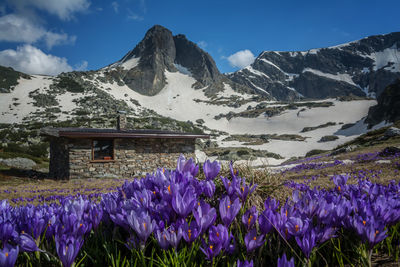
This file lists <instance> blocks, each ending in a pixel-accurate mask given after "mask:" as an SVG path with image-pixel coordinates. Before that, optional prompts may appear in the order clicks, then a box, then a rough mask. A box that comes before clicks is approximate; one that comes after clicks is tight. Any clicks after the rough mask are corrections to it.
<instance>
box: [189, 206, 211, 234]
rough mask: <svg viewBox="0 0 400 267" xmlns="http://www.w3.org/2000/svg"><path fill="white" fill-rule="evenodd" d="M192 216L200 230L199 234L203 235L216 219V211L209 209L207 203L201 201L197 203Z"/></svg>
mask: <svg viewBox="0 0 400 267" xmlns="http://www.w3.org/2000/svg"><path fill="white" fill-rule="evenodd" d="M193 216H194V218H195V220H196V222H197V225H198V226H199V227H200V229H201V233H204V232H205V231H207V229H208V227H210V225H212V224H213V223H214V222H215V220H216V219H217V211H216V210H215V209H214V208H211V206H210V205H209V204H208V203H206V202H204V201H202V200H201V201H200V202H197V204H196V206H195V209H194V210H193Z"/></svg>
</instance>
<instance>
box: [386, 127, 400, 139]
mask: <svg viewBox="0 0 400 267" xmlns="http://www.w3.org/2000/svg"><path fill="white" fill-rule="evenodd" d="M385 136H386V137H395V136H400V129H399V128H396V127H390V128H389V129H387V130H386V132H385Z"/></svg>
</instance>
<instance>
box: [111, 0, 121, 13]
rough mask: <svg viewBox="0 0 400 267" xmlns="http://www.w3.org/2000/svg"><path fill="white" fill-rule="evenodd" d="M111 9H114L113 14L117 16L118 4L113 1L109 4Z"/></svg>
mask: <svg viewBox="0 0 400 267" xmlns="http://www.w3.org/2000/svg"><path fill="white" fill-rule="evenodd" d="M111 6H112V8H113V9H114V12H115V13H117V14H118V11H119V4H118V2H116V1H114V2H112V3H111Z"/></svg>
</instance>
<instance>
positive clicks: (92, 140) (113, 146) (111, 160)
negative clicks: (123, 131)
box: [90, 138, 115, 162]
mask: <svg viewBox="0 0 400 267" xmlns="http://www.w3.org/2000/svg"><path fill="white" fill-rule="evenodd" d="M99 140H103V141H104V140H110V141H111V142H112V159H94V141H99ZM91 143H92V152H91V159H90V162H114V161H115V139H110V138H96V139H91Z"/></svg>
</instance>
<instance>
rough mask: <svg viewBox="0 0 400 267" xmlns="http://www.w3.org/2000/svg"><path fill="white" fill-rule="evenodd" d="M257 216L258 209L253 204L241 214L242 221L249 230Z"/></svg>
mask: <svg viewBox="0 0 400 267" xmlns="http://www.w3.org/2000/svg"><path fill="white" fill-rule="evenodd" d="M257 218H258V211H257V208H256V207H255V206H253V207H251V209H249V210H247V211H246V212H245V213H244V214H243V216H242V223H243V224H244V225H245V226H246V228H247V230H250V229H251V228H252V227H253V226H254V225H255V223H256V221H257Z"/></svg>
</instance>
